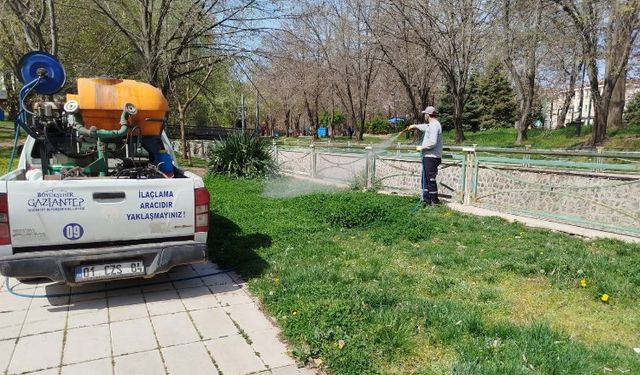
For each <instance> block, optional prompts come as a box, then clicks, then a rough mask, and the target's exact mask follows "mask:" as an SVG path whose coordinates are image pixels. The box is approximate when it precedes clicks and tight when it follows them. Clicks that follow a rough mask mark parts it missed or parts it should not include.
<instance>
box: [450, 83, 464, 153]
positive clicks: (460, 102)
mask: <svg viewBox="0 0 640 375" xmlns="http://www.w3.org/2000/svg"><path fill="white" fill-rule="evenodd" d="M452 87H455V86H453V85H452ZM452 91H453V92H452V94H453V118H452V121H453V127H454V128H455V130H456V144H460V143H462V142H464V140H465V138H464V129H463V128H462V125H463V124H462V117H463V113H464V93H461V92H456V90H452Z"/></svg>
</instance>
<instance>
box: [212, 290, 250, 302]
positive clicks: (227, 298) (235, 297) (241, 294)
mask: <svg viewBox="0 0 640 375" xmlns="http://www.w3.org/2000/svg"><path fill="white" fill-rule="evenodd" d="M214 296H215V297H216V299H217V300H218V301H220V304H221V305H222V306H233V305H243V304H249V303H253V300H252V299H251V297H249V295H248V294H247V293H246V292H245V291H244V290H242V289H239V290H236V291H233V292H223V293H216V292H214Z"/></svg>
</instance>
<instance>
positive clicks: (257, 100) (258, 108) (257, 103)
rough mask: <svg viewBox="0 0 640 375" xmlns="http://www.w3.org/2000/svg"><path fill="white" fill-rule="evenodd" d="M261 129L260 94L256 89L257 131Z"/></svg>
mask: <svg viewBox="0 0 640 375" xmlns="http://www.w3.org/2000/svg"><path fill="white" fill-rule="evenodd" d="M259 129H260V93H259V92H258V88H257V87H256V130H259Z"/></svg>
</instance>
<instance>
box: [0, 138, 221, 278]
mask: <svg viewBox="0 0 640 375" xmlns="http://www.w3.org/2000/svg"><path fill="white" fill-rule="evenodd" d="M160 138H161V139H162V142H163V143H164V148H165V150H168V151H169V153H170V155H171V158H172V159H173V160H174V161H175V159H174V155H173V151H172V149H171V145H170V143H169V140H168V139H167V137H166V135H165V134H164V132H163V133H162V136H161V137H160ZM37 142H38V141H36V140H35V139H34V138H32V137H28V138H27V140H26V142H25V144H24V147H23V149H22V153H21V156H20V160H19V164H18V168H17V169H16V170H14V171H12V172H10V173H9V174H8V175H6V176H3V177H2V178H0V273H1V274H2V275H4V276H9V277H16V278H19V279H28V278H40V277H42V278H48V279H51V280H53V281H60V282H67V283H69V284H78V283H83V282H91V281H99V280H108V279H119V278H130V277H151V276H153V275H155V274H157V273H161V272H166V271H168V270H170V269H171V268H172V267H174V266H177V265H181V264H189V263H195V262H201V261H204V260H206V258H207V249H206V241H207V232H208V224H209V193H208V191H207V189H206V188H205V187H204V184H203V181H202V179H201V178H200V177H199V176H197V175H195V174H193V173H190V172H183V171H181V170H180V169H178V168H177V167H176V169H175V170H176V171H177V174H176V176H174V177H173V178H155V179H139V178H136V179H131V178H127V179H119V178H114V177H113V176H111V177H77V178H73V177H72V178H65V179H55V180H48V179H46V178H45V179H43V178H41V177H40V178H35V179H34V178H33V177H32V176H29V174H30V173H31V174H33V171H34V170H35V171H37V169H35V168H37V167H39V166H40V165H41V160H40V159H39V147H37ZM29 178H31V180H30V179H29Z"/></svg>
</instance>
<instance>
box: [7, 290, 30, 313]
mask: <svg viewBox="0 0 640 375" xmlns="http://www.w3.org/2000/svg"><path fill="white" fill-rule="evenodd" d="M27 294H30V295H33V291H29V292H28V293H27ZM31 301H32V299H31V298H25V297H18V296H14V295H13V294H11V293H0V312H1V313H5V312H11V311H20V310H26V309H28V308H29V306H30V305H31Z"/></svg>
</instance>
